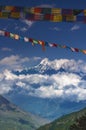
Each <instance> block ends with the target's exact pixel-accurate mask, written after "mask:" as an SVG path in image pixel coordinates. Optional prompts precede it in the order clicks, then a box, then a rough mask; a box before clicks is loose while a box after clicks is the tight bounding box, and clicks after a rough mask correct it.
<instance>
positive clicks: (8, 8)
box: [5, 6, 14, 11]
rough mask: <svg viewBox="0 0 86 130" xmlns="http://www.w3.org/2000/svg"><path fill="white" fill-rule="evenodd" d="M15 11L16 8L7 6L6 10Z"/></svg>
mask: <svg viewBox="0 0 86 130" xmlns="http://www.w3.org/2000/svg"><path fill="white" fill-rule="evenodd" d="M13 9H14V6H5V10H8V11H11V10H13Z"/></svg>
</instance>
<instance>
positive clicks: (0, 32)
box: [0, 30, 86, 54]
mask: <svg viewBox="0 0 86 130" xmlns="http://www.w3.org/2000/svg"><path fill="white" fill-rule="evenodd" d="M0 36H5V37H9V38H12V39H15V40H22V41H24V42H26V43H32V45H37V44H38V45H41V46H42V49H43V50H45V47H55V48H57V47H58V48H63V49H67V50H71V51H72V52H82V53H83V54H86V50H85V49H84V50H82V49H79V48H74V47H69V46H67V45H61V44H57V43H50V42H47V41H43V40H36V39H33V38H28V37H22V36H20V35H18V34H13V33H11V32H7V31H3V30H0Z"/></svg>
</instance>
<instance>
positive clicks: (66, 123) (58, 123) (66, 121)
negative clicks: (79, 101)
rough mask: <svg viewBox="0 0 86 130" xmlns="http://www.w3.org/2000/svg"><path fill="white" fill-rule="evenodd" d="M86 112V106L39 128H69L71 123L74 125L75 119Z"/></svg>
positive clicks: (46, 129)
mask: <svg viewBox="0 0 86 130" xmlns="http://www.w3.org/2000/svg"><path fill="white" fill-rule="evenodd" d="M85 113H86V108H84V109H82V110H80V111H78V112H73V113H71V114H68V115H65V116H63V117H61V118H59V119H57V120H55V121H53V122H52V123H50V124H47V125H45V126H42V127H40V128H38V129H37V130H69V127H70V125H72V124H73V123H74V122H75V120H76V119H77V118H79V117H81V116H82V115H84V114H85Z"/></svg>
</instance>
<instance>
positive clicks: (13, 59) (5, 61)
mask: <svg viewBox="0 0 86 130" xmlns="http://www.w3.org/2000/svg"><path fill="white" fill-rule="evenodd" d="M28 61H29V58H28V57H24V58H22V57H20V56H19V55H11V56H8V57H4V58H2V59H1V60H0V66H1V67H2V68H3V69H4V68H9V69H13V70H14V69H22V68H23V63H24V64H25V63H26V62H28ZM2 68H1V69H2Z"/></svg>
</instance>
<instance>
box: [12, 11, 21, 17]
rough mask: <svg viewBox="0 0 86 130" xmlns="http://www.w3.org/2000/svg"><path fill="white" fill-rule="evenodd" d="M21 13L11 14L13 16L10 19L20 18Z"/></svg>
mask: <svg viewBox="0 0 86 130" xmlns="http://www.w3.org/2000/svg"><path fill="white" fill-rule="evenodd" d="M20 16H21V15H20V12H11V15H10V17H11V18H20Z"/></svg>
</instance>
